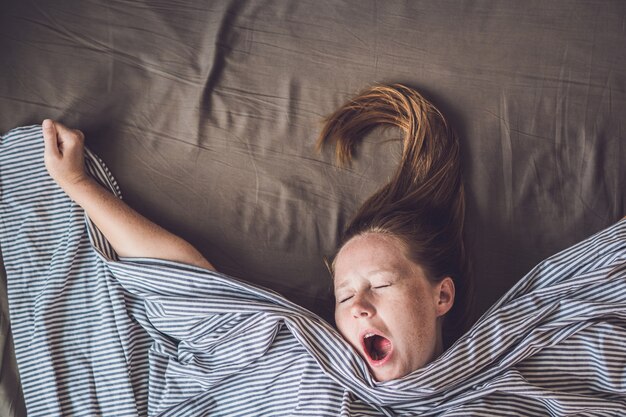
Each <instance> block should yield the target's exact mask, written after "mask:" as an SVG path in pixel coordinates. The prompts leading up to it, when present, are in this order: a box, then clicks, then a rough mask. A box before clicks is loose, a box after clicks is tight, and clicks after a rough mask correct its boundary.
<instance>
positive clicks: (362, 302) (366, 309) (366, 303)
mask: <svg viewBox="0 0 626 417" xmlns="http://www.w3.org/2000/svg"><path fill="white" fill-rule="evenodd" d="M350 312H351V313H352V317H354V318H355V319H358V318H360V317H372V316H374V315H375V314H376V309H375V308H374V305H373V304H372V303H371V302H370V300H368V299H367V297H364V296H362V295H358V296H355V297H354V301H353V302H352V306H350Z"/></svg>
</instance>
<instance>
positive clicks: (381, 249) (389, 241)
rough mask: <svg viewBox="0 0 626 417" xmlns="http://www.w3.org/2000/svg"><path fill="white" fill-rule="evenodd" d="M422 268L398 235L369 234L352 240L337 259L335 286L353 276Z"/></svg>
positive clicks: (399, 272)
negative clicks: (410, 257) (407, 250)
mask: <svg viewBox="0 0 626 417" xmlns="http://www.w3.org/2000/svg"><path fill="white" fill-rule="evenodd" d="M416 270H420V271H421V268H420V267H419V265H417V264H415V263H414V262H413V261H411V260H409V259H408V258H407V256H406V249H405V246H404V244H403V243H402V242H401V241H400V240H398V239H397V238H395V237H392V236H387V235H382V234H380V233H367V234H364V235H360V236H356V237H354V238H352V239H350V240H349V241H348V242H347V243H346V244H345V245H344V246H343V247H342V248H341V250H340V251H339V253H338V254H337V257H336V258H335V267H334V272H335V279H334V281H335V288H339V287H341V286H343V285H345V284H346V283H347V282H349V281H350V280H351V279H353V278H354V279H356V278H364V277H370V276H374V275H376V274H378V275H385V274H387V275H406V274H409V273H411V272H415V271H416Z"/></svg>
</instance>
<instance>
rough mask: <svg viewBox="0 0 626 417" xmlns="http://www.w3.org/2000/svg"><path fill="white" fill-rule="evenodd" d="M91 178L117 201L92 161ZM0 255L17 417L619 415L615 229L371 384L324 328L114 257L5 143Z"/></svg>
mask: <svg viewBox="0 0 626 417" xmlns="http://www.w3.org/2000/svg"><path fill="white" fill-rule="evenodd" d="M86 163H87V166H88V169H89V171H90V173H91V174H92V175H94V176H95V177H96V178H98V179H99V180H100V181H101V182H102V183H103V184H104V185H105V186H106V187H108V188H109V189H111V190H112V191H113V192H115V193H117V194H118V195H119V189H118V187H117V185H116V183H115V180H114V179H113V177H112V176H111V175H110V173H109V172H108V171H107V170H106V168H105V167H104V166H103V164H102V162H101V161H100V160H99V159H98V158H97V157H95V156H94V155H93V154H92V153H90V152H88V151H87V155H86ZM0 245H1V248H2V254H3V257H4V263H5V268H6V271H7V277H8V294H9V306H10V313H11V324H12V329H13V334H14V339H15V345H16V355H17V361H18V366H19V370H20V374H21V378H22V384H23V389H24V396H25V399H26V406H27V409H28V413H29V416H51V415H64V416H69V415H72V416H80V415H84V416H96V415H107V416H114V415H118V416H134V415H139V416H144V415H163V416H186V415H188V416H209V415H210V416H252V415H311V416H324V415H328V416H337V415H346V416H347V415H353V416H367V415H443V416H468V415H484V416H499V415H502V416H510V415H524V416H532V415H538V416H539V415H540V416H543V415H597V416H600V415H602V416H608V415H626V347H625V341H626V221H624V220H623V221H621V222H619V223H617V224H615V225H613V226H612V227H610V228H607V229H605V230H603V231H601V232H599V233H597V234H596V235H594V236H592V237H590V238H588V239H586V240H585V241H583V242H581V243H579V244H577V245H575V246H573V247H571V248H569V249H567V250H565V251H563V252H561V253H559V254H557V255H555V256H553V257H551V258H549V259H547V260H546V261H544V262H542V263H541V264H539V265H538V266H537V267H535V268H534V269H533V270H532V271H531V272H530V273H529V274H528V275H526V276H525V277H524V278H523V279H522V280H520V282H519V283H518V284H517V285H516V286H515V287H514V288H513V289H511V290H510V291H509V292H508V293H507V294H506V295H505V296H504V297H503V298H502V299H501V300H500V301H499V302H498V303H497V304H496V305H494V306H493V307H492V308H491V309H490V310H489V311H488V312H487V313H486V314H485V315H484V316H483V317H482V318H481V320H480V321H479V322H478V323H477V324H476V325H474V326H473V328H472V329H471V330H470V331H469V332H468V333H467V334H466V335H465V336H464V337H463V338H462V339H461V340H459V341H458V342H457V343H456V344H455V345H454V346H453V347H452V348H451V349H449V350H448V351H446V352H445V353H444V354H443V355H442V356H441V357H440V358H439V359H438V360H436V361H435V362H433V363H431V364H430V365H428V366H427V367H425V368H423V369H421V370H419V371H416V372H414V373H413V374H411V375H409V376H407V377H405V378H403V379H401V380H396V381H389V382H386V383H376V382H374V381H373V380H372V378H371V377H370V376H369V374H368V372H367V368H366V366H365V364H364V362H363V361H362V360H361V359H360V358H359V357H358V356H357V355H356V354H355V353H354V352H353V351H352V349H351V348H350V347H349V346H348V345H347V344H346V343H345V342H343V340H342V339H341V338H340V337H339V336H338V335H337V333H336V332H335V331H334V330H333V329H332V328H331V327H330V326H329V325H327V324H326V323H325V322H323V321H322V320H321V319H319V318H318V317H316V316H315V315H313V314H312V313H310V312H308V311H307V310H305V309H303V308H301V307H299V306H297V305H294V304H292V303H290V302H289V301H286V300H285V299H284V298H283V297H281V296H279V295H277V294H275V293H273V292H270V291H267V290H264V289H260V288H257V287H255V286H252V285H249V284H246V283H244V282H242V281H239V280H236V279H233V278H231V277H228V276H225V275H222V274H218V273H213V272H210V271H206V270H203V269H199V268H195V267H191V266H187V265H183V264H179V263H175V262H169V261H162V260H155V259H130V258H119V259H118V258H117V257H116V255H115V254H114V252H113V250H112V248H111V247H110V246H109V244H108V243H107V242H106V240H105V239H104V237H103V236H102V234H101V233H100V232H99V231H98V230H97V229H96V228H95V226H94V225H93V224H92V223H91V222H90V221H89V219H86V218H85V216H84V213H83V211H82V209H81V208H80V207H78V206H77V205H76V204H74V203H73V202H72V201H71V200H69V199H68V197H66V195H65V194H64V193H63V191H62V190H61V189H60V188H59V187H58V186H57V185H56V184H55V183H54V182H53V180H52V179H51V178H50V177H49V176H48V175H47V173H46V170H45V167H44V164H43V138H42V134H41V128H40V126H30V127H24V128H18V129H14V130H12V131H11V132H9V133H7V134H6V135H4V136H2V138H1V142H0Z"/></svg>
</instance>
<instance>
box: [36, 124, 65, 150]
mask: <svg viewBox="0 0 626 417" xmlns="http://www.w3.org/2000/svg"><path fill="white" fill-rule="evenodd" d="M41 128H42V130H43V139H44V147H45V152H46V153H48V154H51V155H54V156H61V152H60V151H59V145H58V143H57V131H56V128H55V126H54V122H53V121H52V120H50V119H46V120H44V121H43V123H42V124H41Z"/></svg>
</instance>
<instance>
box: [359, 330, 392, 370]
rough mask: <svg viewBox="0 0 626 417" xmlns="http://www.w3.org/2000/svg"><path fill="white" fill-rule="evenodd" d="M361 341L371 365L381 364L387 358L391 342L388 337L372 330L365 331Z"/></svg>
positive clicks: (390, 349)
mask: <svg viewBox="0 0 626 417" xmlns="http://www.w3.org/2000/svg"><path fill="white" fill-rule="evenodd" d="M361 341H362V343H363V348H364V350H365V353H366V354H367V356H368V358H369V359H370V362H371V363H372V364H373V365H382V364H383V363H384V362H386V359H388V358H389V355H390V354H391V351H392V344H391V341H390V340H389V339H387V338H386V337H384V336H381V335H379V334H376V333H373V332H366V333H365V334H364V335H363V336H362V338H361Z"/></svg>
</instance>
